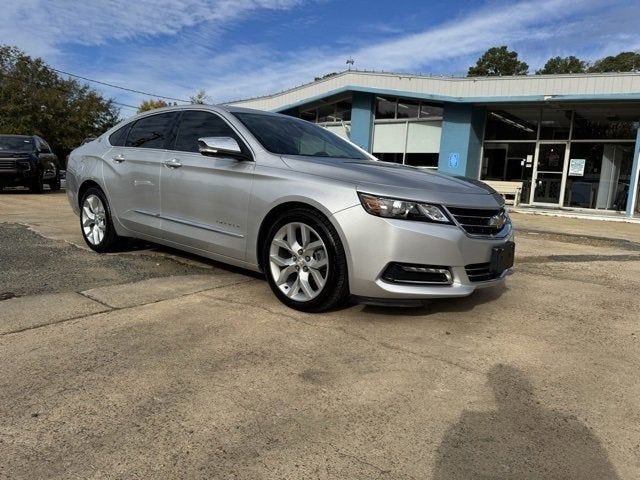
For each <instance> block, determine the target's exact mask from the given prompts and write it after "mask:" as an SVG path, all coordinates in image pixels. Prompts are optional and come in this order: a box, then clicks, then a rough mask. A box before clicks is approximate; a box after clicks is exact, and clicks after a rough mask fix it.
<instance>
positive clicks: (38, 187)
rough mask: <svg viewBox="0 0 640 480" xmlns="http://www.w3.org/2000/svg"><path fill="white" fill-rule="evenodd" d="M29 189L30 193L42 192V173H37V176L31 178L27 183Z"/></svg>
mask: <svg viewBox="0 0 640 480" xmlns="http://www.w3.org/2000/svg"><path fill="white" fill-rule="evenodd" d="M29 190H30V191H31V193H42V192H44V180H43V179H42V174H38V176H37V177H36V178H34V179H33V181H32V182H31V184H30V185H29Z"/></svg>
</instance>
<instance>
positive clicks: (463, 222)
mask: <svg viewBox="0 0 640 480" xmlns="http://www.w3.org/2000/svg"><path fill="white" fill-rule="evenodd" d="M447 210H449V213H451V215H453V217H454V218H455V220H456V222H458V224H459V225H460V227H461V228H462V229H463V230H464V231H465V232H467V233H468V234H470V235H484V236H493V235H497V234H499V233H500V232H502V230H503V229H504V227H505V226H506V225H507V223H508V222H509V219H508V217H507V214H506V212H505V211H504V208H496V209H480V208H460V207H447Z"/></svg>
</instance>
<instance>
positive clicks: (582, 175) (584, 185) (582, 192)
mask: <svg viewBox="0 0 640 480" xmlns="http://www.w3.org/2000/svg"><path fill="white" fill-rule="evenodd" d="M569 158H570V160H569V163H570V164H571V162H574V163H578V164H580V165H581V164H582V162H580V161H581V160H584V169H582V168H579V169H576V170H575V171H574V173H573V174H572V172H571V169H570V170H569V175H568V176H567V183H566V187H565V198H564V205H565V206H566V207H581V208H596V209H604V210H625V209H626V208H627V197H628V194H629V188H630V185H629V182H630V180H631V165H632V163H633V144H632V143H582V142H574V143H572V144H571V150H570V157H569Z"/></svg>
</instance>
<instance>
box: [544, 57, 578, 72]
mask: <svg viewBox="0 0 640 480" xmlns="http://www.w3.org/2000/svg"><path fill="white" fill-rule="evenodd" d="M586 71H587V62H584V61H582V60H580V59H579V58H578V57H574V56H573V55H570V56H568V57H553V58H550V59H549V60H547V63H545V64H544V67H542V68H541V69H540V70H538V71H537V72H536V75H549V74H554V73H585V72H586Z"/></svg>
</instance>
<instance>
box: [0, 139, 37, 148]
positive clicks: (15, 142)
mask: <svg viewBox="0 0 640 480" xmlns="http://www.w3.org/2000/svg"><path fill="white" fill-rule="evenodd" d="M31 151H33V140H32V139H31V138H30V137H3V136H0V152H31Z"/></svg>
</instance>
